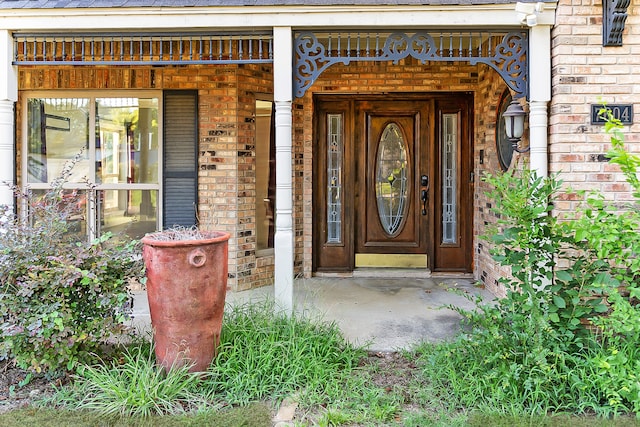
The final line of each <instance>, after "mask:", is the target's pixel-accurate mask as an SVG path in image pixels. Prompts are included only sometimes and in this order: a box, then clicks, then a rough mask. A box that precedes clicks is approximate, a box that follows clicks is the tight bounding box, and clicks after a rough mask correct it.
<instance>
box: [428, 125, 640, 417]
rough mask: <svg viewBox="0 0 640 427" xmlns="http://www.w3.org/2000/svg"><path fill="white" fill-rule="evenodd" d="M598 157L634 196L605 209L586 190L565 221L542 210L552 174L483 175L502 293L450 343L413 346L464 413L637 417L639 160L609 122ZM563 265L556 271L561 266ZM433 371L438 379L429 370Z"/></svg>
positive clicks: (552, 195)
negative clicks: (504, 271) (607, 139)
mask: <svg viewBox="0 0 640 427" xmlns="http://www.w3.org/2000/svg"><path fill="white" fill-rule="evenodd" d="M607 129H608V130H609V131H611V132H612V138H611V139H612V147H613V148H612V150H611V152H610V153H609V158H610V159H611V162H612V163H616V164H618V165H619V166H620V168H621V170H622V171H623V172H624V174H625V176H626V178H627V181H628V182H629V184H630V186H631V187H632V189H633V194H634V196H635V198H636V200H635V201H634V203H632V204H630V205H629V206H614V205H612V204H610V203H609V202H607V201H606V200H605V198H604V197H603V195H602V194H600V193H598V192H593V193H590V194H589V195H588V196H587V197H586V201H585V203H584V206H582V207H581V208H580V209H578V211H577V213H576V217H575V218H574V219H573V220H570V221H559V220H558V218H557V217H555V216H553V215H551V211H552V210H553V204H554V202H555V201H556V200H557V198H558V195H559V193H560V188H561V182H560V180H559V179H558V178H557V177H556V176H552V177H550V178H545V179H543V178H540V177H537V176H536V174H535V172H532V171H529V170H526V169H525V170H522V171H515V172H508V173H504V174H499V175H495V176H494V175H487V176H486V177H485V180H486V181H487V182H488V183H490V184H491V185H492V186H493V188H494V190H493V191H492V192H491V194H489V196H490V197H491V199H493V200H495V201H496V203H497V206H496V208H495V211H496V213H498V216H499V218H500V220H499V223H498V228H496V230H494V231H493V233H492V235H490V236H489V237H487V238H488V239H490V240H491V241H492V242H493V243H494V248H495V249H494V251H493V252H492V254H493V257H494V259H495V260H496V261H497V262H499V263H500V264H501V265H505V266H510V267H511V273H512V275H511V276H510V277H504V278H502V279H501V282H502V284H503V285H504V286H505V288H506V291H507V295H506V297H505V298H503V299H500V300H499V301H497V302H496V304H485V305H480V308H479V309H478V310H477V311H474V312H467V311H464V310H459V312H460V313H461V314H463V316H464V317H465V318H466V319H467V320H468V321H469V322H470V323H471V324H472V325H473V328H472V329H471V330H470V332H469V333H468V334H467V335H466V336H461V337H460V338H459V339H458V340H457V341H455V342H453V343H445V344H442V345H440V346H436V347H428V346H425V347H424V348H422V349H421V350H420V353H421V354H422V357H423V358H424V359H425V360H427V361H428V363H427V364H426V371H427V374H428V375H430V376H432V377H434V378H435V379H436V380H435V381H436V382H437V383H438V385H439V387H440V388H441V389H447V390H451V391H452V392H453V395H454V396H455V398H456V399H457V401H458V402H459V403H460V404H462V405H465V406H469V407H480V408H484V409H487V408H489V410H491V411H498V412H502V413H519V414H522V413H529V414H533V413H546V412H548V411H571V412H577V413H584V412H591V411H594V412H596V413H598V414H600V415H603V416H610V415H617V414H621V413H628V412H632V413H635V414H637V415H640V374H638V372H640V371H639V368H640V362H639V361H638V356H639V352H638V348H639V344H640V304H638V302H639V299H640V288H638V283H639V282H638V279H639V278H640V259H639V257H638V254H640V237H638V236H639V235H638V233H637V230H638V229H640V210H639V209H638V201H640V182H639V181H638V178H637V171H638V167H639V166H640V157H638V156H634V155H631V154H629V153H627V152H626V151H625V150H624V146H623V142H622V135H621V132H620V131H619V129H620V124H619V123H618V122H616V121H615V120H614V119H613V118H612V117H611V116H610V115H609V124H608V127H607ZM565 266H566V267H565ZM438 372H444V375H438Z"/></svg>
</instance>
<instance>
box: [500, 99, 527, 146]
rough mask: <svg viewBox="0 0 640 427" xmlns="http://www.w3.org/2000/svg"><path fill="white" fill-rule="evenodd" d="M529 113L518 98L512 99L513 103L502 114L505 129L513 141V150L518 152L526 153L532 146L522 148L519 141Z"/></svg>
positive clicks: (509, 138) (508, 137) (510, 140)
mask: <svg viewBox="0 0 640 427" xmlns="http://www.w3.org/2000/svg"><path fill="white" fill-rule="evenodd" d="M526 115H527V113H525V111H524V110H523V109H522V106H521V105H520V103H519V102H518V101H517V100H515V99H514V100H513V101H511V104H509V106H508V107H507V110H506V111H505V112H504V114H503V115H502V118H503V119H504V124H505V131H506V133H507V139H508V140H509V142H511V146H512V147H513V151H516V152H518V153H526V152H527V151H529V149H530V147H529V146H527V147H526V148H520V147H519V146H518V143H519V142H520V139H521V138H522V134H523V133H524V116H526Z"/></svg>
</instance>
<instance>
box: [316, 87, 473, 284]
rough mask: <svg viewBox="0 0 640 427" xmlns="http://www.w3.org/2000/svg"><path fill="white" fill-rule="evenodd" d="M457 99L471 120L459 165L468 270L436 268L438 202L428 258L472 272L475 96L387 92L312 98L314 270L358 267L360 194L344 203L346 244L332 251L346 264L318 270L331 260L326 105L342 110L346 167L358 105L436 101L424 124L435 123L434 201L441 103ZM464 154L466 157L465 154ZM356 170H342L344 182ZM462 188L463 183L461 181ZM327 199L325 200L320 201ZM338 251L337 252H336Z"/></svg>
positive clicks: (431, 165)
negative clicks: (325, 242)
mask: <svg viewBox="0 0 640 427" xmlns="http://www.w3.org/2000/svg"><path fill="white" fill-rule="evenodd" d="M452 98H453V99H455V100H457V101H458V102H459V103H461V105H463V107H464V108H466V112H467V117H466V118H464V123H463V124H462V125H461V128H462V129H463V130H465V132H464V133H465V135H462V136H461V143H462V145H465V144H466V148H467V154H466V159H464V158H462V157H461V159H460V160H461V163H460V167H461V168H462V170H461V175H460V176H461V177H464V176H467V177H469V180H468V182H465V184H467V185H468V186H467V190H468V191H467V194H466V202H465V203H463V204H461V206H463V209H464V211H463V212H461V216H460V218H461V220H465V221H467V223H466V227H465V232H466V235H465V236H464V237H465V240H466V252H465V261H464V263H465V267H464V268H463V269H455V270H447V269H435V268H434V265H436V264H435V263H436V256H435V252H436V248H435V244H436V238H437V237H438V236H437V235H436V225H435V218H436V215H435V214H436V212H435V206H436V200H435V199H434V200H433V202H430V203H429V212H428V216H429V218H428V222H427V227H426V228H427V232H426V234H427V236H429V237H428V238H427V242H426V243H427V249H426V250H427V254H428V256H429V268H430V269H431V271H460V272H470V271H472V262H473V240H472V239H473V209H474V207H473V191H474V183H473V179H472V172H473V152H474V151H473V123H474V121H473V120H474V115H473V105H474V100H473V93H472V92H446V93H443V92H426V93H385V94H315V95H314V96H313V108H314V120H313V123H314V129H313V130H314V132H313V143H314V144H313V183H312V187H313V199H312V216H313V220H312V222H313V229H312V260H313V265H312V270H313V271H318V272H323V271H331V272H340V271H343V272H349V271H353V269H354V268H355V230H354V227H355V219H354V218H355V213H356V212H355V209H356V206H355V205H356V202H355V195H354V196H353V197H350V198H346V199H345V200H344V205H343V207H344V209H343V214H342V221H343V224H344V227H343V229H344V231H345V232H344V233H343V234H344V239H345V240H344V242H343V243H342V244H341V245H334V246H332V247H330V248H328V249H329V252H330V251H334V252H335V253H334V254H333V255H331V257H334V258H341V259H342V261H343V262H342V265H340V266H339V267H337V268H333V267H331V268H323V267H322V266H319V264H320V261H321V260H322V257H326V254H324V253H323V252H324V251H325V250H327V247H326V245H325V246H323V242H322V238H323V237H324V235H325V233H326V230H325V229H326V218H325V216H326V206H322V205H323V203H326V200H325V199H324V198H323V197H325V198H326V190H325V189H324V184H325V183H324V182H320V181H321V180H320V179H319V178H320V177H321V176H323V175H324V174H325V173H326V157H325V156H326V153H324V152H321V148H326V146H325V141H321V137H323V136H324V135H325V133H324V131H323V130H325V131H326V123H324V122H323V121H324V119H323V115H324V114H326V113H327V112H330V111H328V110H329V109H330V108H329V109H328V107H327V106H329V105H330V106H331V107H335V108H336V110H335V111H336V112H340V114H343V117H344V129H343V136H344V138H345V139H344V141H345V152H344V154H343V155H344V164H345V165H353V164H354V163H353V162H355V161H357V160H356V157H357V155H356V153H355V152H354V149H355V148H354V146H355V144H348V143H347V140H346V138H347V137H348V136H349V135H353V134H354V132H355V131H356V129H355V128H354V127H355V122H356V117H355V105H356V101H362V100H366V101H393V100H397V101H417V102H420V101H422V102H425V103H431V105H432V110H431V112H432V116H433V117H429V118H426V119H425V120H433V121H434V123H433V125H429V126H428V132H429V138H430V141H431V143H430V147H428V149H429V153H428V158H429V159H433V161H429V162H428V163H429V166H428V167H429V172H428V173H429V177H430V180H431V183H430V193H431V196H430V197H435V194H436V193H437V192H436V191H435V189H436V186H437V185H439V182H440V181H439V179H438V180H436V179H434V178H435V176H436V174H437V173H439V172H440V168H439V163H440V159H441V157H440V152H439V139H437V138H439V134H438V133H437V132H439V130H438V129H439V124H438V125H437V126H436V122H438V121H439V120H440V116H439V112H438V111H439V108H438V105H439V103H447V102H449V101H451V100H452ZM461 156H462V154H461ZM323 167H324V168H325V172H324V173H323V172H322V168H323ZM355 170H356V168H355V167H345V168H344V171H343V174H344V175H343V179H344V180H345V181H344V182H355V176H354V174H355ZM461 184H463V183H461ZM320 200H322V202H321V201H320ZM336 248H338V249H336Z"/></svg>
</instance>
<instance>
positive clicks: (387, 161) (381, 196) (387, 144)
mask: <svg viewBox="0 0 640 427" xmlns="http://www.w3.org/2000/svg"><path fill="white" fill-rule="evenodd" d="M375 176H376V189H375V190H376V200H377V203H378V216H379V217H380V223H381V224H382V227H383V228H384V230H385V232H386V233H387V234H388V235H390V236H393V235H396V234H397V233H398V232H400V231H401V229H402V228H401V227H402V223H403V220H404V218H405V216H406V210H407V197H408V189H407V184H408V182H409V176H408V170H407V146H406V143H405V140H404V137H403V135H402V131H401V129H400V127H399V126H398V125H397V124H395V123H389V124H388V125H387V126H386V127H385V129H384V130H383V132H382V136H381V138H380V141H379V142H378V154H377V158H376V175H375Z"/></svg>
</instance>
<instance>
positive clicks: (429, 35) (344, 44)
mask: <svg viewBox="0 0 640 427" xmlns="http://www.w3.org/2000/svg"><path fill="white" fill-rule="evenodd" d="M527 36H528V33H527V31H512V32H501V33H500V32H487V31H468V32H439V31H434V32H427V31H416V32H415V33H401V32H392V33H387V34H382V33H379V32H373V33H328V32H300V33H297V34H296V37H295V40H294V54H295V69H294V95H295V96H296V97H302V96H303V95H304V94H305V92H306V91H307V90H308V89H309V88H310V87H311V85H312V84H313V83H314V82H315V81H316V79H317V78H318V77H319V76H320V75H321V74H322V72H323V71H324V70H326V69H327V68H329V67H330V66H332V65H334V64H344V65H348V64H349V63H351V62H352V61H393V63H394V64H397V63H398V62H399V61H400V60H402V59H405V58H407V57H413V58H415V59H417V60H419V61H420V62H421V63H422V64H424V63H426V62H429V61H445V62H447V61H448V62H454V61H459V62H462V61H467V62H469V63H470V64H471V65H475V64H478V63H482V64H486V65H488V66H489V67H491V68H493V69H494V70H496V71H497V72H498V74H499V75H500V76H501V77H502V78H503V79H504V81H505V82H506V84H507V86H509V88H510V89H512V90H513V91H514V92H515V95H514V97H515V98H520V97H522V96H528V82H527V80H528V79H527V76H528V68H529V67H528V50H529V43H528V37H527Z"/></svg>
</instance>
